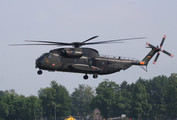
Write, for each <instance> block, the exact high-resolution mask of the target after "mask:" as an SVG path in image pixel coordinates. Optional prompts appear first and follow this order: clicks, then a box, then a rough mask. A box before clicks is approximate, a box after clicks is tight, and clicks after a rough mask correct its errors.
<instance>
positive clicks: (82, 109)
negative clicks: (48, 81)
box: [71, 84, 94, 116]
mask: <svg viewBox="0 0 177 120" xmlns="http://www.w3.org/2000/svg"><path fill="white" fill-rule="evenodd" d="M71 97H72V115H79V116H87V115H89V114H91V113H92V110H91V108H90V103H91V101H92V99H93V98H94V90H93V88H92V87H90V86H88V85H87V86H85V85H84V84H82V85H79V87H78V88H75V90H74V92H73V93H72V94H71Z"/></svg>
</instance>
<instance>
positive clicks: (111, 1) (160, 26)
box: [0, 0, 177, 96]
mask: <svg viewBox="0 0 177 120" xmlns="http://www.w3.org/2000/svg"><path fill="white" fill-rule="evenodd" d="M176 5H177V1H176V0H171V1H167V0H166V1H161V0H155V1H154V0H147V1H143V2H142V1H139V0H133V1H130V0H99V1H98V0H97V1H95V0H89V1H83V0H74V1H69V0H50V1H49V0H38V1H36V0H28V1H27V0H25V1H24V0H14V1H7V0H6V1H5V0H1V1H0V55H1V57H0V58H1V62H0V90H3V91H5V90H9V89H15V91H16V92H17V93H18V94H22V95H25V96H29V95H31V94H32V95H37V91H38V90H39V89H40V88H45V87H49V86H50V82H51V80H56V82H57V83H59V84H61V85H64V86H65V87H66V88H67V89H68V91H69V92H70V93H72V92H73V91H74V88H76V87H78V86H79V84H88V85H89V86H92V87H97V86H98V84H99V83H100V82H102V81H103V80H104V79H109V80H112V81H115V82H116V83H118V84H121V83H122V82H123V81H124V80H126V81H127V82H128V83H129V84H131V83H132V82H136V80H137V79H138V78H139V77H142V78H144V79H150V78H153V77H155V76H158V75H166V76H168V77H169V76H170V75H171V73H176V61H177V58H176V56H175V55H177V54H176V53H177V48H176V46H177V7H176ZM95 35H99V37H98V38H96V39H94V40H93V42H94V41H101V40H111V39H119V38H129V37H148V38H147V39H145V40H136V41H126V42H125V43H121V44H107V45H92V46H87V47H91V48H94V49H97V50H98V51H99V53H100V54H105V55H113V56H125V57H131V58H137V59H139V60H142V59H143V58H144V57H145V56H146V54H147V53H148V52H149V51H150V49H147V48H145V47H146V42H149V43H151V44H153V45H154V46H156V45H159V44H160V42H161V40H162V37H163V35H166V36H167V38H166V41H165V43H164V45H163V49H165V50H167V51H169V52H171V53H173V54H174V57H173V58H170V57H169V56H167V55H165V54H163V53H161V54H160V56H159V59H158V61H157V63H156V65H154V64H152V63H153V60H154V58H152V60H151V61H150V63H149V65H148V72H145V71H144V70H142V69H141V68H140V67H138V66H132V67H131V68H129V69H127V70H126V71H120V72H117V73H114V74H110V75H102V76H101V75H100V76H98V79H93V77H92V75H89V79H88V80H83V75H84V74H78V73H64V72H48V71H43V74H42V75H41V76H39V75H37V70H38V69H35V59H36V58H38V57H39V56H40V55H41V54H42V53H45V52H48V51H50V50H51V49H55V48H57V46H18V47H12V46H8V44H24V43H25V42H24V40H51V41H58V42H76V41H77V42H81V41H84V40H86V39H88V38H90V37H92V36H95Z"/></svg>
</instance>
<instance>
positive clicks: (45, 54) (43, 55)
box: [40, 53, 49, 58]
mask: <svg viewBox="0 0 177 120" xmlns="http://www.w3.org/2000/svg"><path fill="white" fill-rule="evenodd" d="M48 54H49V53H44V54H42V55H41V56H40V58H42V57H45V56H47V55H48Z"/></svg>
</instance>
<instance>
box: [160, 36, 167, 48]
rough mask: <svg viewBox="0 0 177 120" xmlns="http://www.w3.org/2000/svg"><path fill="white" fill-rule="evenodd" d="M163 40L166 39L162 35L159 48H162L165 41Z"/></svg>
mask: <svg viewBox="0 0 177 120" xmlns="http://www.w3.org/2000/svg"><path fill="white" fill-rule="evenodd" d="M165 38H166V35H164V36H163V38H162V42H161V43H160V48H162V45H163V43H164V41H165Z"/></svg>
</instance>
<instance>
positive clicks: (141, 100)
mask: <svg viewBox="0 0 177 120" xmlns="http://www.w3.org/2000/svg"><path fill="white" fill-rule="evenodd" d="M148 97H149V94H148V93H147V92H146V87H145V86H144V85H143V84H141V83H138V84H136V86H135V88H134V90H133V92H132V103H131V112H132V113H131V115H130V117H134V118H139V117H141V118H148V117H149V113H150V110H151V108H152V106H151V105H150V104H149V103H148Z"/></svg>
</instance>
